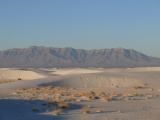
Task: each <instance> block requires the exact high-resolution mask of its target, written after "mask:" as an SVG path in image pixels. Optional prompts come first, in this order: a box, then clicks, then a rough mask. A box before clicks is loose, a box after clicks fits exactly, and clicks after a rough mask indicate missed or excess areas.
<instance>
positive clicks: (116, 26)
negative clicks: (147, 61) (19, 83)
mask: <svg viewBox="0 0 160 120" xmlns="http://www.w3.org/2000/svg"><path fill="white" fill-rule="evenodd" d="M29 46H51V47H73V48H83V49H101V48H102V49H103V48H117V47H122V48H131V49H135V50H137V51H140V52H143V53H145V54H148V55H151V56H156V57H160V47H159V46H160V0H0V50H5V49H9V48H23V47H29Z"/></svg>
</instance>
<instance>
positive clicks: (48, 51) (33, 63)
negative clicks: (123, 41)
mask: <svg viewBox="0 0 160 120" xmlns="http://www.w3.org/2000/svg"><path fill="white" fill-rule="evenodd" d="M141 66H160V59H158V58H154V57H150V56H147V55H144V54H142V53H139V52H137V51H135V50H131V49H123V48H113V49H99V50H83V49H73V48H50V47H37V46H33V47H30V48H24V49H9V50H5V51H0V67H141Z"/></svg>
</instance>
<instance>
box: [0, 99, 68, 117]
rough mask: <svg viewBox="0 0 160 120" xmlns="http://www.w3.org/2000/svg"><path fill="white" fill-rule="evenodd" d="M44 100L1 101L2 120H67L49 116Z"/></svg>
mask: <svg viewBox="0 0 160 120" xmlns="http://www.w3.org/2000/svg"><path fill="white" fill-rule="evenodd" d="M44 103H46V101H42V100H22V99H0V120H66V118H64V117H63V115H58V116H54V115H48V114H45V112H49V111H46V109H45V106H44Z"/></svg>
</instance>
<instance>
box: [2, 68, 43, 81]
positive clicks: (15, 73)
mask: <svg viewBox="0 0 160 120" xmlns="http://www.w3.org/2000/svg"><path fill="white" fill-rule="evenodd" d="M44 77H45V76H43V75H40V74H39V73H36V72H34V71H28V70H18V69H0V80H17V79H22V80H34V79H40V78H44Z"/></svg>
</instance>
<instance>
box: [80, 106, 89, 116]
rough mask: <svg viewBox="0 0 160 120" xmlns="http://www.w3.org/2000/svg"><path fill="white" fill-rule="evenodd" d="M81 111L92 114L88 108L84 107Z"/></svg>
mask: <svg viewBox="0 0 160 120" xmlns="http://www.w3.org/2000/svg"><path fill="white" fill-rule="evenodd" d="M81 111H82V113H83V114H90V113H91V111H90V108H89V107H88V106H84V107H82V109H81Z"/></svg>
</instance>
